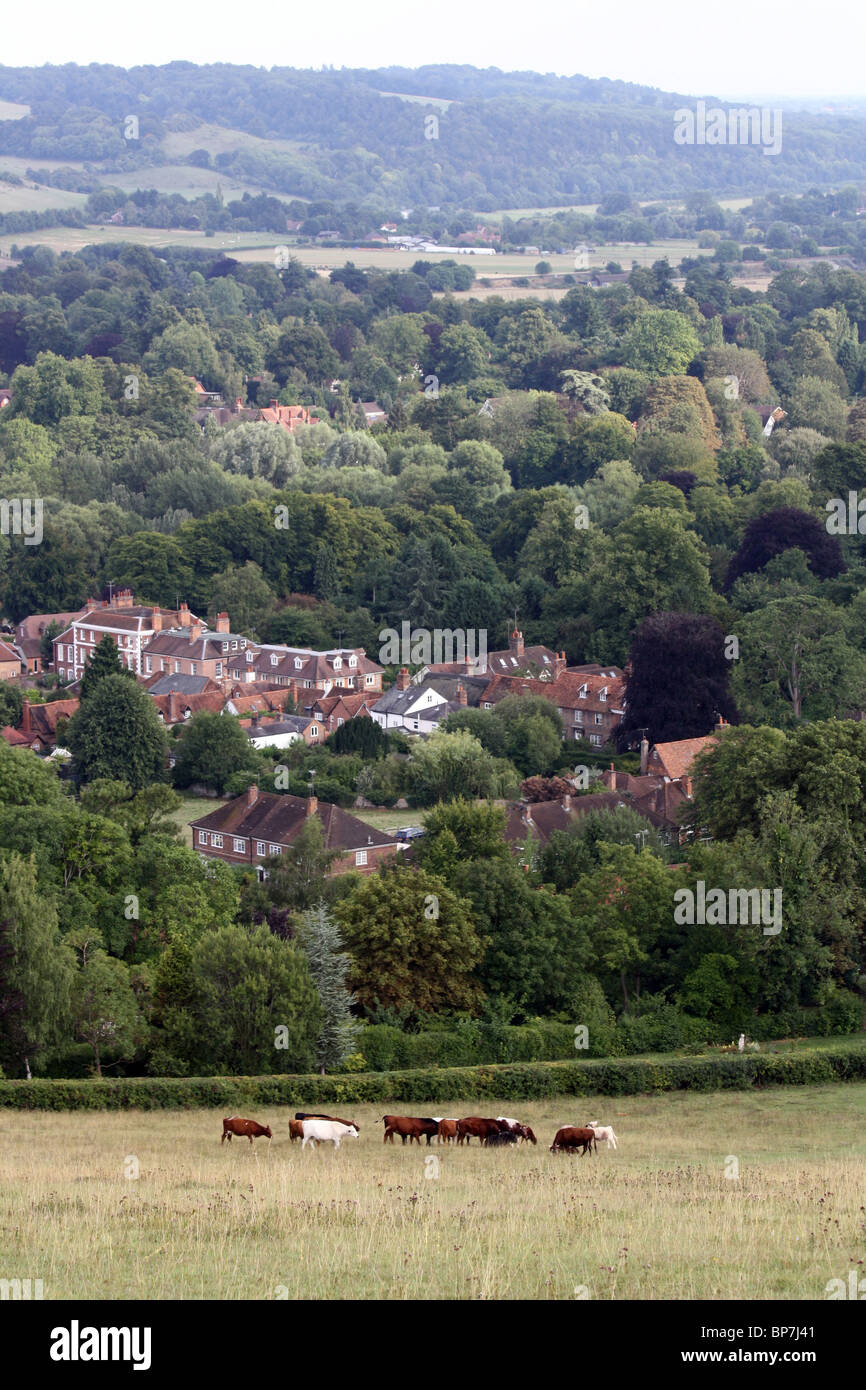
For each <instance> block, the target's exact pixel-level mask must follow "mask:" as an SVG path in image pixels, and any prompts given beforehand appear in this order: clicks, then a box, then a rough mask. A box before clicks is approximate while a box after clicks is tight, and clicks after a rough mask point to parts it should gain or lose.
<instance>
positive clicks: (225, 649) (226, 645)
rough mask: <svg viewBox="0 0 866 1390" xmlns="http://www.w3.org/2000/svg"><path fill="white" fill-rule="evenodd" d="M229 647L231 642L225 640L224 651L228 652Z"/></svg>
mask: <svg viewBox="0 0 866 1390" xmlns="http://www.w3.org/2000/svg"><path fill="white" fill-rule="evenodd" d="M228 649H229V644H228V642H223V651H224V652H227V651H228Z"/></svg>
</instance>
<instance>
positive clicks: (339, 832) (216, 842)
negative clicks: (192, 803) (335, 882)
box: [191, 785, 400, 876]
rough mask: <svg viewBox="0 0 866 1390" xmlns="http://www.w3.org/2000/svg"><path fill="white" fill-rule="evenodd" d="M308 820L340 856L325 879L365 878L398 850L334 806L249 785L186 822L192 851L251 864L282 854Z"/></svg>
mask: <svg viewBox="0 0 866 1390" xmlns="http://www.w3.org/2000/svg"><path fill="white" fill-rule="evenodd" d="M309 816H317V817H318V819H319V821H320V822H321V825H322V830H323V832H324V842H325V848H326V849H329V850H337V851H338V852H339V856H340V857H339V858H338V859H335V860H334V862H333V864H332V865H331V869H330V874H331V876H334V875H337V874H343V873H346V872H348V871H349V870H350V869H354V870H355V871H357V872H358V873H362V874H371V873H373V872H374V870H375V869H377V868H378V866H379V864H380V863H381V862H382V860H383V859H385V858H387V857H388V856H389V855H391V854H396V853H398V852H399V849H400V845H399V844H398V843H397V841H395V840H392V839H389V837H388V836H387V835H383V834H382V832H381V831H380V830H376V829H374V828H373V827H372V826H369V825H365V824H364V822H363V821H361V820H358V818H357V816H352V815H350V814H349V812H348V811H344V810H342V809H341V808H340V807H339V806H334V805H332V804H331V803H330V802H319V800H318V798H317V797H315V796H310V797H303V796H288V795H282V796H280V795H278V794H277V793H275V792H263V791H260V790H259V788H258V787H257V786H255V785H254V786H251V787H249V788H248V789H247V790H246V791H245V792H243V793H242V794H241V795H240V796H237V797H235V798H234V800H233V801H229V802H228V803H227V804H226V805H224V806H219V807H217V809H216V810H215V811H211V812H210V814H209V815H206V816H202V817H200V818H199V819H198V820H194V821H193V822H192V823H191V829H192V835H193V849H195V850H197V851H198V853H199V854H201V855H204V856H205V857H206V858H209V859H221V860H222V861H223V863H225V864H233V865H237V866H243V865H247V864H250V865H257V864H260V863H261V861H262V860H263V859H267V858H269V857H270V856H271V855H276V854H282V852H283V850H284V849H286V848H287V847H288V846H289V845H291V844H292V841H293V840H294V839H295V837H296V836H297V835H298V833H299V831H300V830H301V828H302V826H303V825H304V824H305V822H306V820H307V818H308V817H309ZM263 872H264V870H260V873H263Z"/></svg>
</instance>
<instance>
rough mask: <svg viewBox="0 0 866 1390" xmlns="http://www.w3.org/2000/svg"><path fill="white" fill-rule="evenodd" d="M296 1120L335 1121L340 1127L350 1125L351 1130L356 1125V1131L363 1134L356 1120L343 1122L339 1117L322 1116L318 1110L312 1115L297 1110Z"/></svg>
mask: <svg viewBox="0 0 866 1390" xmlns="http://www.w3.org/2000/svg"><path fill="white" fill-rule="evenodd" d="M295 1119H296V1120H334V1122H335V1123H336V1124H338V1125H349V1126H350V1128H351V1126H352V1125H354V1126H355V1129H356V1130H357V1131H358V1133H359V1134H360V1133H361V1126H360V1125H359V1124H358V1123H357V1121H356V1120H342V1119H341V1118H340V1116H339V1115H322V1114H320V1113H319V1111H318V1110H317V1111H316V1112H315V1114H313V1113H312V1112H311V1113H310V1114H307V1113H306V1111H304V1110H296V1111H295ZM289 1124H291V1121H289Z"/></svg>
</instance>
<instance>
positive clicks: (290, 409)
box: [261, 401, 320, 434]
mask: <svg viewBox="0 0 866 1390" xmlns="http://www.w3.org/2000/svg"><path fill="white" fill-rule="evenodd" d="M261 418H262V420H264V421H265V423H266V424H268V425H282V427H283V429H284V430H288V432H289V434H294V432H295V430H296V429H298V428H299V426H301V425H318V424H319V423H320V421H319V419H318V417H317V416H316V415H312V414H311V413H310V411H309V410H307V408H306V406H303V405H280V403H279V401H271V403H270V405H266V406H265V407H264V408H263V409H262V411H261Z"/></svg>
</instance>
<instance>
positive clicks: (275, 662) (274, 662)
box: [271, 654, 280, 666]
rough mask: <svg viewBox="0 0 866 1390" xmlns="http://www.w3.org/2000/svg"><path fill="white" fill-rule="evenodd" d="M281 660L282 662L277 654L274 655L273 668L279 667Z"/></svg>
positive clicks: (272, 658) (272, 659)
mask: <svg viewBox="0 0 866 1390" xmlns="http://www.w3.org/2000/svg"><path fill="white" fill-rule="evenodd" d="M279 660H280V658H279V657H278V656H277V655H276V654H274V655H273V656H272V657H271V665H272V666H277V665H278V664H279Z"/></svg>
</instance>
